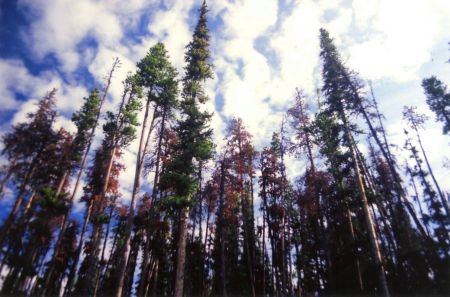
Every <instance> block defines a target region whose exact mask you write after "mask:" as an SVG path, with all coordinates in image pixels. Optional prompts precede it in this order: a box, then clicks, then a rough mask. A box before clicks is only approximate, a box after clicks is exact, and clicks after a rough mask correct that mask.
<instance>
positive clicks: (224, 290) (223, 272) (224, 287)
mask: <svg viewBox="0 0 450 297" xmlns="http://www.w3.org/2000/svg"><path fill="white" fill-rule="evenodd" d="M224 162H225V156H224V157H223V159H222V162H221V165H220V192H219V222H220V223H219V228H220V266H221V267H220V269H221V270H220V276H221V280H222V297H227V296H228V294H227V283H226V266H225V265H226V261H225V234H224V233H225V226H224V224H225V222H224V217H223V212H224V201H223V200H224V197H223V196H224V194H225V176H224V175H225V164H224Z"/></svg>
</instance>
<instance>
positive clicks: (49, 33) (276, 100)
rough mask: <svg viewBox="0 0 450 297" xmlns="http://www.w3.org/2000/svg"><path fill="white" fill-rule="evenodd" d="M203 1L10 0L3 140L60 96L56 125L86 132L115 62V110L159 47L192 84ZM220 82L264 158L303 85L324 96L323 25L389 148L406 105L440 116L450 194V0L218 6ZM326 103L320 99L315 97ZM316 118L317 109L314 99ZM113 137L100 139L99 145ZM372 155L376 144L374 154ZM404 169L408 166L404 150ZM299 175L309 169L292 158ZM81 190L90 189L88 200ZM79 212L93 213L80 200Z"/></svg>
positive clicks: (126, 184)
mask: <svg viewBox="0 0 450 297" xmlns="http://www.w3.org/2000/svg"><path fill="white" fill-rule="evenodd" d="M200 4H201V0H158V1H156V0H129V1H123V0H102V1H101V0H77V1H73V0H0V134H3V133H6V132H8V131H9V130H10V128H11V125H14V124H17V123H19V122H22V121H24V120H25V118H26V114H27V113H28V112H30V111H33V110H35V108H36V106H35V103H36V102H37V100H39V99H40V98H42V97H43V96H44V95H45V94H46V92H47V91H49V90H50V89H52V88H54V87H55V88H57V89H58V95H57V106H58V110H59V115H60V116H59V118H58V120H57V123H56V125H55V128H58V127H64V128H65V129H67V130H69V131H75V129H74V128H75V126H74V125H73V124H72V123H71V121H70V117H71V113H72V112H73V111H75V110H77V109H78V108H79V107H80V106H81V104H82V98H83V97H85V96H87V95H88V93H89V90H90V89H92V88H93V87H102V85H103V81H104V78H105V75H106V74H107V73H108V71H109V68H110V67H111V65H112V62H113V59H114V58H115V57H119V59H120V60H121V62H122V64H121V67H120V69H119V70H118V71H116V72H115V75H114V79H113V84H112V87H111V89H110V95H109V97H108V101H107V103H106V109H108V110H113V109H114V108H115V107H116V106H117V105H118V101H119V98H120V94H121V92H122V84H121V81H122V80H123V79H124V78H125V76H126V74H127V73H128V72H129V71H134V70H135V65H136V63H137V62H138V61H139V60H140V59H141V58H143V57H144V55H145V54H146V52H147V51H148V49H149V48H150V47H151V46H153V45H154V44H155V43H156V42H159V41H161V42H164V43H165V45H166V47H167V49H168V51H169V54H170V57H171V61H172V62H173V63H174V65H175V66H176V67H177V69H178V71H179V72H180V74H181V75H182V73H183V67H184V51H185V46H186V44H187V43H188V42H189V41H190V39H191V36H192V31H193V28H194V26H195V23H196V21H197V14H198V12H197V9H198V8H199V6H200ZM207 4H208V6H209V9H210V12H209V16H208V17H209V27H210V31H211V52H212V62H213V64H214V65H215V68H214V72H215V73H214V74H215V75H214V79H212V80H210V81H208V82H207V85H206V88H207V93H208V95H209V97H210V101H209V102H208V103H207V106H206V108H207V109H208V110H210V111H213V112H214V116H213V119H212V123H211V127H212V128H213V129H214V137H215V139H216V142H217V143H220V142H221V141H222V139H223V137H224V131H225V128H226V126H227V122H228V121H229V120H230V119H231V118H232V117H241V118H242V119H243V121H244V123H245V125H246V126H247V128H248V130H249V132H250V133H251V134H252V135H253V141H254V144H255V146H256V148H257V149H259V150H260V149H261V148H262V147H264V146H265V145H268V143H269V142H270V136H271V134H272V132H273V131H276V130H278V129H279V127H280V123H281V120H282V118H283V116H284V115H285V112H286V110H287V108H289V106H290V105H291V104H292V103H293V97H294V90H295V88H296V87H298V88H301V89H303V90H305V92H306V93H309V94H311V95H314V94H315V90H316V89H317V88H320V87H321V65H320V61H319V38H318V36H319V28H321V27H324V28H326V29H327V30H328V31H329V32H330V34H331V36H332V37H333V38H334V39H335V44H336V46H337V47H338V50H339V51H340V53H341V55H342V58H343V60H344V62H345V63H346V65H347V66H348V67H349V68H350V69H353V70H354V71H356V72H358V73H359V75H360V78H361V79H363V80H364V81H366V82H368V81H371V82H372V84H373V87H374V91H375V96H376V97H377V99H378V101H379V104H380V109H381V111H382V112H383V113H384V114H385V116H386V123H385V124H386V127H387V131H388V138H389V140H390V141H391V142H392V143H394V144H397V145H398V146H400V147H402V145H403V142H404V139H403V132H402V131H403V127H404V126H405V123H404V122H403V121H402V116H401V113H402V108H403V106H404V105H415V106H418V109H419V110H420V111H421V112H423V113H426V114H427V115H428V116H430V120H429V121H428V122H427V125H426V130H425V131H424V132H423V133H422V136H423V141H424V143H425V149H426V151H427V153H428V154H429V157H430V161H431V163H432V166H433V168H434V171H435V173H436V175H437V179H438V180H439V181H440V182H441V184H442V186H443V188H444V189H446V190H449V189H450V188H449V186H448V185H445V182H446V181H448V180H450V174H449V169H448V168H447V169H446V168H444V166H443V161H444V159H445V158H449V157H450V152H449V139H448V136H447V137H445V136H442V132H441V131H442V126H441V124H439V123H436V122H435V121H434V115H433V113H432V112H431V111H430V110H429V109H428V107H427V106H426V104H425V96H424V94H423V91H422V89H421V86H420V83H421V80H422V79H423V78H425V77H429V76H431V75H436V76H437V77H438V78H439V79H441V80H442V81H444V82H445V83H446V84H450V63H447V61H448V60H449V59H450V51H449V42H450V34H449V33H450V22H449V21H448V20H449V17H450V5H448V1H447V0H302V1H294V0H278V1H276V0H228V1H226V0H208V1H207ZM311 97H312V98H314V96H311ZM310 103H311V106H312V108H313V109H314V106H315V100H312V99H311V102H310ZM100 137H101V129H100V128H99V129H98V130H97V142H96V143H97V144H98V140H99V139H100ZM137 147H138V143H137V141H135V142H134V143H133V144H132V145H131V146H130V147H129V149H127V151H126V152H125V154H124V155H123V160H122V162H123V163H124V164H125V166H126V171H125V172H124V173H123V174H122V175H121V178H120V182H121V187H122V190H123V192H124V193H125V195H124V197H127V196H129V195H127V194H126V193H129V191H130V189H131V186H132V182H133V178H134V162H135V158H136V151H137ZM362 149H364V147H362ZM398 154H399V156H400V157H399V161H400V162H403V159H404V158H406V157H407V154H406V153H405V152H401V151H398ZM288 165H289V166H288V175H289V177H291V178H294V177H295V176H296V175H298V174H299V172H301V170H302V163H301V162H297V161H295V160H294V159H293V158H292V157H291V158H289V159H288ZM79 192H81V191H79ZM77 207H80V208H81V207H82V205H81V204H80V203H78V204H77Z"/></svg>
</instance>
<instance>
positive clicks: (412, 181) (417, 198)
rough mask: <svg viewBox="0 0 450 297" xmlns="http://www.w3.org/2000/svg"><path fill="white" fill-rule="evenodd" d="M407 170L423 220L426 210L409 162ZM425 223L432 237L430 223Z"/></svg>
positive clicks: (428, 233)
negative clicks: (424, 210)
mask: <svg viewBox="0 0 450 297" xmlns="http://www.w3.org/2000/svg"><path fill="white" fill-rule="evenodd" d="M406 170H407V171H408V174H409V177H410V180H411V185H412V186H413V189H414V194H415V195H414V197H416V199H415V200H416V203H417V205H418V206H419V212H420V216H421V217H422V220H423V219H424V218H425V216H424V212H423V208H422V203H421V201H420V199H419V191H418V190H417V185H416V181H415V180H414V176H413V174H412V172H411V168H409V165H408V164H406ZM423 225H424V226H425V230H426V231H427V235H428V237H430V230H429V229H428V224H425V222H424V224H423Z"/></svg>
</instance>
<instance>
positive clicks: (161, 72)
mask: <svg viewBox="0 0 450 297" xmlns="http://www.w3.org/2000/svg"><path fill="white" fill-rule="evenodd" d="M137 68H138V70H137V76H138V77H139V86H141V87H142V88H144V89H146V90H147V97H148V99H147V100H150V101H153V102H155V103H156V104H157V105H162V106H176V104H177V100H176V97H177V94H178V81H177V80H176V77H177V75H178V73H177V71H176V69H175V67H173V66H172V64H171V63H170V60H169V55H168V53H167V50H166V48H165V46H164V44H163V43H161V42H158V43H157V44H156V45H154V46H153V47H151V48H150V50H149V52H148V53H147V55H146V56H145V57H144V58H143V59H142V60H141V61H139V62H138V63H137Z"/></svg>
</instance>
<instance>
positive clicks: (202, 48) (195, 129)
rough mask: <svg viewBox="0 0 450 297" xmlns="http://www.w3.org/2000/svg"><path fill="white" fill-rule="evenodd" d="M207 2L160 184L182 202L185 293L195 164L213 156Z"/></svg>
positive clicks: (180, 261) (180, 260) (180, 277)
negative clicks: (202, 108) (206, 84)
mask: <svg viewBox="0 0 450 297" xmlns="http://www.w3.org/2000/svg"><path fill="white" fill-rule="evenodd" d="M207 12H208V9H207V6H206V2H203V4H202V6H201V8H200V16H199V19H198V23H197V25H196V27H195V31H194V35H193V39H192V41H191V42H190V43H189V44H188V45H187V47H186V49H187V51H186V54H185V61H186V63H187V66H186V67H185V76H184V78H183V90H182V97H183V100H182V101H181V104H180V112H181V114H182V118H181V119H180V120H179V121H178V122H177V125H176V127H175V131H176V132H177V134H178V138H179V143H178V144H176V145H175V148H174V151H175V152H174V155H175V157H174V159H173V160H172V161H171V162H170V164H168V165H167V169H166V172H165V174H164V175H163V176H161V188H162V189H166V190H170V192H171V193H172V194H171V196H170V198H169V199H171V200H173V202H174V203H176V204H178V205H179V206H180V210H181V215H180V224H179V229H178V234H179V238H178V246H177V262H176V281H175V288H174V296H175V297H181V296H182V295H183V285H184V264H185V260H186V235H187V224H188V215H189V209H190V207H191V206H192V205H193V201H192V198H193V195H194V193H195V192H196V191H197V189H196V188H197V184H198V183H197V181H196V176H195V173H196V172H198V170H197V169H196V167H198V165H199V164H200V163H201V162H202V161H206V160H208V159H209V158H211V153H212V142H211V140H210V138H211V134H212V130H211V129H209V128H208V127H207V125H208V122H209V120H210V118H211V114H209V113H208V112H202V111H200V109H199V104H201V103H204V102H206V101H207V100H208V97H207V95H206V94H205V92H204V90H203V87H202V83H203V82H204V81H205V80H206V79H208V78H212V75H213V73H212V65H211V64H210V63H209V56H210V53H209V50H208V47H209V39H210V37H209V30H208V27H207V19H206V14H207Z"/></svg>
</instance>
